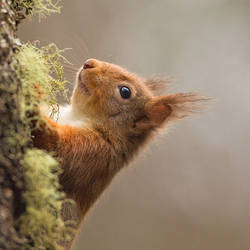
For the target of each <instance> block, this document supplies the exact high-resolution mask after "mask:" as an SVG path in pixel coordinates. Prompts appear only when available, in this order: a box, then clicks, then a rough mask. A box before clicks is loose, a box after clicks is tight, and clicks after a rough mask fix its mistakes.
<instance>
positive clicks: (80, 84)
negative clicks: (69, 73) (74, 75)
mask: <svg viewBox="0 0 250 250" xmlns="http://www.w3.org/2000/svg"><path fill="white" fill-rule="evenodd" d="M78 86H79V87H80V89H81V90H82V91H83V92H85V93H86V94H87V95H90V92H89V89H88V87H87V86H86V84H85V83H84V81H83V80H82V79H81V74H79V76H78Z"/></svg>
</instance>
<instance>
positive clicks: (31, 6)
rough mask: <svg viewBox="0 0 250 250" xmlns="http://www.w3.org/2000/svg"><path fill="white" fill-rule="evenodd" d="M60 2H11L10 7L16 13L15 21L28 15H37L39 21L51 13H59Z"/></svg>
mask: <svg viewBox="0 0 250 250" xmlns="http://www.w3.org/2000/svg"><path fill="white" fill-rule="evenodd" d="M60 1H61V0H12V7H13V8H14V9H15V11H16V13H17V21H20V20H22V19H24V18H25V17H26V16H28V15H35V14H37V15H38V17H39V20H40V19H41V18H44V17H46V16H48V15H50V14H53V13H60V10H61V6H59V3H60Z"/></svg>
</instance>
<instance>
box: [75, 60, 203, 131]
mask: <svg viewBox="0 0 250 250" xmlns="http://www.w3.org/2000/svg"><path fill="white" fill-rule="evenodd" d="M161 88H162V81H161V80H159V79H156V80H154V79H152V78H151V79H144V78H141V77H138V76H137V75H136V74H133V73H130V72H128V71H127V70H126V69H124V68H122V67H119V66H117V65H114V64H111V63H107V62H103V61H99V60H96V59H88V60H87V61H86V62H85V64H84V65H83V67H81V68H80V70H79V72H78V74H77V79H76V85H75V88H74V91H73V95H72V99H71V102H72V107H73V111H74V112H75V113H77V115H79V116H84V117H85V118H87V119H88V120H90V122H91V123H92V124H96V125H98V126H102V127H103V128H105V129H112V131H119V133H121V134H140V133H141V132H142V131H144V132H145V131H150V130H154V129H156V128H159V127H161V126H162V125H163V124H165V123H166V122H167V121H170V120H173V119H181V118H183V117H185V116H187V115H189V114H190V113H192V112H193V111H195V110H197V108H198V107H199V103H200V102H202V101H204V100H206V98H203V97H201V96H200V95H197V94H194V93H187V94H183V93H178V94H167V95H156V91H159V90H160V89H161ZM197 104H198V105H197Z"/></svg>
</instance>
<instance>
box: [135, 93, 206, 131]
mask: <svg viewBox="0 0 250 250" xmlns="http://www.w3.org/2000/svg"><path fill="white" fill-rule="evenodd" d="M207 100H209V98H205V97H202V96H200V95H198V94H194V93H186V94H182V93H179V94H169V95H165V96H157V97H153V98H152V99H151V100H150V101H149V102H148V103H147V104H146V105H145V117H144V118H143V119H141V120H139V121H138V124H137V126H139V127H141V128H150V127H151V128H153V127H155V128H156V127H160V126H162V125H163V124H164V123H165V122H167V121H170V120H179V119H182V118H184V117H186V116H188V115H190V114H192V113H194V112H196V111H199V110H200V109H201V108H202V103H203V102H204V101H207Z"/></svg>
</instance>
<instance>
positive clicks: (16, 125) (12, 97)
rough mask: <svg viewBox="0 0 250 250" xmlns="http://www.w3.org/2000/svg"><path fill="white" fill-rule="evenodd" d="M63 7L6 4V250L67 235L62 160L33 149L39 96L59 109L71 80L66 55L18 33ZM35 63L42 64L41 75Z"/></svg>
mask: <svg viewBox="0 0 250 250" xmlns="http://www.w3.org/2000/svg"><path fill="white" fill-rule="evenodd" d="M58 10H59V7H58V6H57V5H54V4H53V3H52V1H51V0H21V1H20V0H19V1H17V0H1V2H0V25H1V26H0V249H56V248H59V246H58V245H57V244H56V242H58V241H60V239H61V238H62V236H63V237H64V238H65V236H67V229H66V228H65V226H64V223H63V222H62V220H61V219H60V216H59V214H60V209H61V205H62V202H63V199H64V194H63V193H62V192H60V191H58V189H59V188H60V185H59V183H58V173H60V170H59V169H58V163H57V162H56V160H55V159H53V158H52V156H50V155H48V154H46V153H45V152H42V151H40V150H37V149H33V148H32V142H31V139H30V138H31V130H30V118H32V117H31V114H33V113H34V114H35V113H36V112H33V111H34V110H35V108H36V107H37V106H38V105H39V104H40V101H38V100H43V102H44V103H46V104H48V105H49V106H50V107H51V108H52V112H56V111H57V103H56V101H55V96H56V94H57V93H58V92H59V91H61V90H63V86H64V84H65V81H64V80H63V78H62V67H61V66H60V65H59V63H58V61H59V59H61V58H62V57H61V56H60V51H59V50H58V49H57V48H56V46H54V45H50V46H47V47H45V48H43V49H42V50H39V49H37V48H36V47H34V46H33V45H31V44H27V45H25V46H21V47H20V45H19V44H20V43H19V42H18V40H17V39H16V37H15V32H16V29H17V25H18V24H19V23H20V21H21V20H22V19H24V18H25V17H26V16H27V15H30V14H33V13H35V12H37V13H38V14H39V17H44V16H46V15H47V14H49V13H53V12H56V11H58ZM30 62H31V63H33V64H34V65H39V66H40V68H41V70H42V72H41V75H40V78H37V74H36V72H37V69H34V68H33V69H32V67H30V64H29V63H30ZM32 70H33V71H32ZM34 72H35V74H33V75H32V73H34ZM51 73H52V74H54V75H57V77H56V78H53V77H51ZM48 93H49V94H48ZM33 118H34V117H33ZM36 119H37V120H39V119H41V118H39V117H38V118H36Z"/></svg>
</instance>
